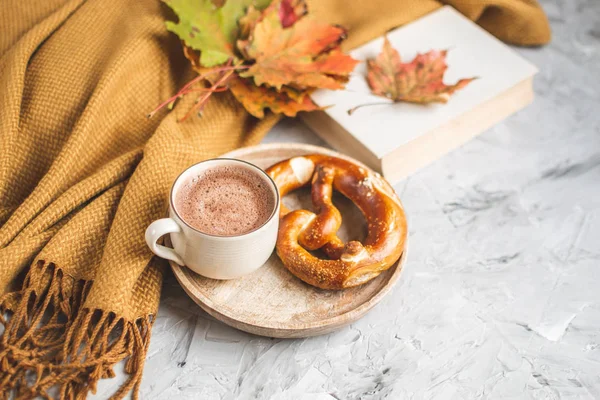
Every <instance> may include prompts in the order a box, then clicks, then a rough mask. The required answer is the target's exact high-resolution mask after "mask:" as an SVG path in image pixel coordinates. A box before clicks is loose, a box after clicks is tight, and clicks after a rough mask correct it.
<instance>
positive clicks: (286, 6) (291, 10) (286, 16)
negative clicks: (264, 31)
mask: <svg viewBox="0 0 600 400" xmlns="http://www.w3.org/2000/svg"><path fill="white" fill-rule="evenodd" d="M307 11H308V10H307V7H306V3H305V2H304V1H302V0H300V1H292V0H281V5H280V6H279V19H280V20H281V26H282V27H284V28H289V27H290V26H292V25H294V24H295V23H296V21H298V19H299V18H300V17H302V16H303V15H304V14H306V13H307Z"/></svg>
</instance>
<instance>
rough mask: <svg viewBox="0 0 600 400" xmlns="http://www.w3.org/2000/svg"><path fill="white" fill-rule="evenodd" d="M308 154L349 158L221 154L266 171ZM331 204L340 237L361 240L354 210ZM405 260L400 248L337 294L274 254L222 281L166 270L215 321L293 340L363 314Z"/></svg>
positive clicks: (267, 150)
mask: <svg viewBox="0 0 600 400" xmlns="http://www.w3.org/2000/svg"><path fill="white" fill-rule="evenodd" d="M310 153H325V154H330V155H334V156H337V157H343V158H349V157H346V156H344V155H341V154H339V153H336V152H334V151H331V150H328V149H325V148H322V147H317V146H310V145H303V144H294V143H292V144H279V143H278V144H264V145H258V146H253V147H246V148H242V149H238V150H235V151H232V152H230V153H227V154H224V155H223V156H224V157H231V158H239V159H242V160H246V161H249V162H251V163H253V164H255V165H258V166H259V167H261V168H267V167H269V166H271V165H272V164H274V163H276V162H278V161H281V160H284V159H287V158H290V157H295V156H299V155H303V154H310ZM353 161H355V160H353ZM355 162H356V161H355ZM333 200H334V202H335V204H336V206H338V208H339V209H340V212H341V213H342V216H343V223H342V227H341V228H340V231H339V232H338V234H339V236H340V238H341V239H342V240H345V241H347V240H352V239H358V240H362V239H363V238H364V237H365V235H366V224H365V221H364V218H363V216H362V214H361V213H360V211H359V210H358V208H356V206H354V204H353V203H352V202H351V201H349V200H348V199H346V198H345V197H343V196H341V195H339V194H338V193H335V196H334V197H333ZM283 202H284V203H285V204H286V205H287V206H288V207H290V208H292V209H294V208H305V209H311V202H310V191H309V189H305V190H298V191H296V192H293V193H291V194H290V195H288V196H286V197H285V198H284V200H283ZM405 260H406V247H405V249H404V252H403V254H402V257H401V258H400V260H399V261H398V262H397V263H396V264H395V265H394V266H392V267H391V268H390V269H388V270H387V271H384V272H383V273H381V275H379V276H378V277H377V278H375V279H373V280H371V281H370V282H368V283H366V284H364V285H362V286H359V287H356V288H351V289H346V290H341V291H330V290H322V289H318V288H315V287H313V286H310V285H308V284H306V283H304V282H302V281H301V280H300V279H298V278H296V277H295V276H293V275H292V274H291V273H289V272H288V271H287V269H286V268H285V267H284V266H283V264H282V263H281V261H280V260H279V258H278V257H277V255H276V254H275V253H273V255H272V256H271V258H270V259H269V260H268V261H267V262H266V263H265V265H264V266H263V267H261V268H260V269H259V270H257V271H255V272H254V273H253V274H251V275H248V276H245V277H243V278H239V279H233V280H227V281H219V280H214V279H209V278H204V277H202V276H200V275H198V274H196V273H194V272H193V271H191V270H190V269H188V268H185V267H181V266H179V265H177V264H175V263H173V262H171V267H172V268H173V273H174V274H175V277H176V278H177V280H178V281H179V283H180V284H181V286H183V289H184V290H185V291H186V292H187V294H188V295H189V296H190V297H191V298H192V299H193V300H194V301H195V302H196V303H197V304H198V305H199V306H200V307H202V309H204V310H205V311H206V312H207V313H209V314H210V315H212V316H213V317H215V318H216V319H218V320H220V321H222V322H224V323H226V324H227V325H230V326H232V327H234V328H237V329H240V330H243V331H246V332H250V333H253V334H256V335H261V336H270V337H278V338H298V337H307V336H315V335H321V334H325V333H329V332H331V331H333V330H336V329H338V328H340V327H343V326H345V325H348V324H350V323H352V322H354V321H356V320H358V319H359V318H360V317H362V316H363V315H365V314H366V313H367V312H368V311H369V310H370V309H371V308H373V306H375V304H377V303H378V302H379V301H380V300H381V299H382V298H383V296H385V294H386V293H387V292H389V291H390V289H391V288H392V286H393V285H394V283H395V282H396V281H397V280H398V277H399V276H400V271H401V269H402V265H403V264H404V262H405Z"/></svg>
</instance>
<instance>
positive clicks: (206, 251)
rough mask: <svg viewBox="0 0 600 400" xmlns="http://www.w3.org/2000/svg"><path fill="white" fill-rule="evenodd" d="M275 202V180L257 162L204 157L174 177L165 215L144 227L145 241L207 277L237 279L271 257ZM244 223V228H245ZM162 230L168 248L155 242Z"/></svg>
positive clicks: (276, 214)
mask: <svg viewBox="0 0 600 400" xmlns="http://www.w3.org/2000/svg"><path fill="white" fill-rule="evenodd" d="M227 174H228V175H227ZM236 179H237V180H238V181H239V182H242V184H238V181H236ZM228 190H229V191H230V192H228ZM219 196H221V197H219ZM279 203H280V201H279V192H278V190H277V186H276V185H275V182H273V180H272V179H271V177H269V175H267V173H266V172H264V171H263V170H262V169H260V168H259V167H257V166H255V165H253V164H251V163H248V162H246V161H242V160H236V159H228V158H215V159H212V160H207V161H202V162H200V163H198V164H195V165H193V166H191V167H189V168H188V169H186V170H185V171H183V172H182V173H181V174H180V175H179V177H178V178H177V179H176V180H175V182H174V183H173V186H172V188H171V193H170V195H169V218H163V219H159V220H157V221H154V222H153V223H151V224H150V226H148V229H146V243H147V244H148V247H150V250H152V252H153V253H154V254H156V255H157V256H159V257H162V258H165V259H167V260H170V261H174V262H176V263H177V264H179V265H182V266H187V267H188V268H190V269H191V270H193V271H194V272H196V273H198V274H200V275H203V276H205V277H208V278H213V279H233V278H238V277H241V276H244V275H247V274H250V273H252V272H254V271H255V270H257V269H258V268H260V267H261V266H262V265H263V264H264V263H265V262H266V261H267V259H268V258H269V257H270V256H271V253H272V252H273V249H274V248H275V244H276V241H277V230H278V228H279V208H280V204H279ZM228 205H229V206H228ZM261 207H262V209H263V210H262V211H261ZM265 207H267V208H266V209H265ZM244 213H246V214H244ZM255 214H256V215H255ZM257 218H258V219H257ZM211 219H212V221H214V224H211ZM246 226H247V227H248V229H249V230H248V231H244V230H243V228H244V227H246ZM219 229H220V230H219ZM228 230H229V231H228ZM236 232H243V233H240V234H236ZM166 234H169V235H170V238H171V243H172V244H173V248H172V249H171V248H169V247H166V246H162V245H159V244H158V243H157V241H158V239H159V238H160V237H161V236H163V235H166Z"/></svg>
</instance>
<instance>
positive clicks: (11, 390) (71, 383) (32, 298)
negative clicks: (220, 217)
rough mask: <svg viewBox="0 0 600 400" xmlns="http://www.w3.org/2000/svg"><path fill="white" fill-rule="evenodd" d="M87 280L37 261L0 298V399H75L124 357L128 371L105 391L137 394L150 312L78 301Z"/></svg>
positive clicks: (110, 374) (110, 372)
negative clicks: (128, 315) (122, 311)
mask: <svg viewBox="0 0 600 400" xmlns="http://www.w3.org/2000/svg"><path fill="white" fill-rule="evenodd" d="M91 285H92V281H83V280H79V281H76V280H75V279H73V278H71V277H70V276H68V275H65V274H64V273H63V272H62V271H61V269H60V268H58V267H57V266H56V265H54V264H52V263H49V264H46V263H44V262H43V261H39V262H38V263H37V264H36V265H34V266H32V267H31V269H30V271H29V272H28V274H27V276H26V278H25V281H24V283H23V288H22V290H21V291H20V292H17V293H10V294H8V295H5V296H4V297H3V298H1V299H0V324H2V325H3V326H4V332H3V333H0V335H1V337H0V388H2V391H1V392H0V399H9V398H15V399H30V398H34V397H41V398H45V399H50V398H53V397H56V398H60V399H82V398H85V397H86V395H87V393H88V391H92V393H95V392H96V385H97V383H98V380H100V379H103V378H112V377H113V376H114V375H115V374H114V372H113V370H112V368H113V366H114V365H115V364H117V363H118V362H120V361H121V360H124V359H125V358H128V360H127V362H126V364H125V371H126V372H127V373H128V374H129V378H128V380H127V381H126V382H125V383H123V385H122V386H121V387H120V388H119V389H118V390H117V392H116V393H114V394H113V396H112V397H111V399H121V398H123V397H125V395H126V394H127V393H129V391H131V390H132V389H133V398H134V399H137V398H138V392H139V386H140V383H141V377H142V370H143V366H144V361H145V359H146V353H147V351H148V345H149V342H150V331H151V327H152V322H153V318H152V316H147V317H146V318H140V319H138V320H136V321H129V320H126V319H125V318H123V317H119V316H117V315H115V313H113V312H107V311H103V310H98V309H96V310H93V309H89V308H85V307H84V302H85V298H86V297H87V294H88V292H89V289H90V287H91Z"/></svg>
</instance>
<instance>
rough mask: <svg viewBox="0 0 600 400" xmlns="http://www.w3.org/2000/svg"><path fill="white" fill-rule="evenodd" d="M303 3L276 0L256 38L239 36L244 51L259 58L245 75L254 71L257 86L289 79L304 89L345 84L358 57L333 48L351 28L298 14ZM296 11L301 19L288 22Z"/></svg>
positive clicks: (265, 13)
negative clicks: (347, 29) (242, 38)
mask: <svg viewBox="0 0 600 400" xmlns="http://www.w3.org/2000/svg"><path fill="white" fill-rule="evenodd" d="M303 3H304V2H303V1H297V2H295V3H293V4H292V3H291V2H290V1H286V0H282V1H277V0H275V1H274V2H273V3H272V4H271V6H269V7H267V8H266V9H265V10H264V11H263V15H262V19H261V20H260V21H259V22H258V23H257V24H256V26H255V27H254V31H253V33H252V34H251V36H250V38H249V39H248V40H245V41H238V49H239V50H240V51H241V53H242V54H244V56H245V57H246V58H248V59H250V60H253V61H254V64H253V65H252V66H250V68H249V69H248V70H246V71H243V72H240V76H242V77H245V78H249V77H252V78H253V79H254V82H255V83H256V85H257V86H259V85H263V84H266V85H269V86H272V87H275V88H277V89H280V88H281V87H282V86H283V85H289V86H292V87H295V88H298V89H304V88H327V89H341V88H342V87H343V86H344V83H345V82H346V81H347V78H348V76H349V75H350V73H351V72H352V70H353V69H354V66H355V65H356V64H357V63H358V61H356V60H354V59H353V58H352V57H350V56H348V55H345V54H343V53H341V52H339V51H337V50H336V51H334V52H332V50H334V49H337V48H338V46H339V44H340V42H341V41H342V40H343V39H344V38H345V37H346V31H345V30H344V29H343V28H341V27H338V26H333V25H329V24H327V23H322V22H319V21H317V20H316V19H314V18H312V17H310V16H308V15H306V16H302V15H299V14H297V10H298V9H299V7H301V6H302V5H303ZM292 8H293V11H290V10H291V9H292ZM282 9H283V11H281V10H282ZM291 14H293V15H294V16H297V19H296V21H295V22H294V23H293V25H291V26H289V27H285V24H287V23H290V21H292V20H293V19H294V18H292V17H290V15H291ZM282 15H283V17H284V18H283V19H282V18H281V16H282Z"/></svg>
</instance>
